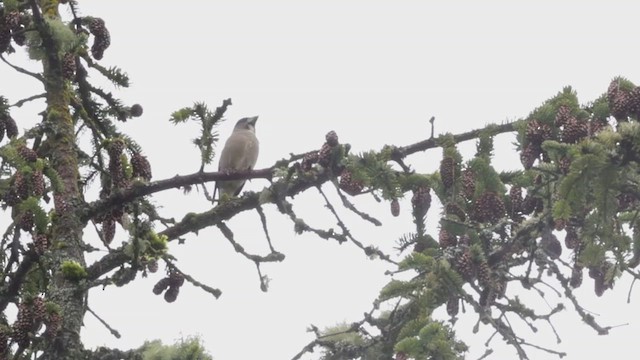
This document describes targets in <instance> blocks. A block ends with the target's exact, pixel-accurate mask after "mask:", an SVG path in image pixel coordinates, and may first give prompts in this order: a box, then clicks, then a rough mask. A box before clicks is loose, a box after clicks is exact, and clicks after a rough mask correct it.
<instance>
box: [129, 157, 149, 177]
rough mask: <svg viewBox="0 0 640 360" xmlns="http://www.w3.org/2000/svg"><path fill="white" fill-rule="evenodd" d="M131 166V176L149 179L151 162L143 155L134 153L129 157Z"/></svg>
mask: <svg viewBox="0 0 640 360" xmlns="http://www.w3.org/2000/svg"><path fill="white" fill-rule="evenodd" d="M131 167H132V168H133V177H141V178H143V179H144V180H146V181H149V180H151V164H149V160H147V158H146V157H145V156H143V155H142V154H140V153H135V154H133V156H132V157H131Z"/></svg>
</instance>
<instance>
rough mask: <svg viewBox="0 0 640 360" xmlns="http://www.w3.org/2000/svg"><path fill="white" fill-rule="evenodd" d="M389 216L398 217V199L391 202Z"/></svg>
mask: <svg viewBox="0 0 640 360" xmlns="http://www.w3.org/2000/svg"><path fill="white" fill-rule="evenodd" d="M391 215H393V216H395V217H398V216H399V215H400V202H399V201H398V199H393V200H391Z"/></svg>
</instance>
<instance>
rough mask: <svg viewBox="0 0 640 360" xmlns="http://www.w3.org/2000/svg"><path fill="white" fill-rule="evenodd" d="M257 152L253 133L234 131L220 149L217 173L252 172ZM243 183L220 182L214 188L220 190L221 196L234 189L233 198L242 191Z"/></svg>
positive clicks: (257, 147)
mask: <svg viewBox="0 0 640 360" xmlns="http://www.w3.org/2000/svg"><path fill="white" fill-rule="evenodd" d="M258 150H259V143H258V139H257V138H256V135H255V133H253V132H252V131H249V130H237V131H234V132H233V133H232V134H231V136H229V139H227V142H226V143H225V146H224V148H223V149H222V153H221V154H220V162H219V163H218V171H225V170H228V171H245V170H253V167H254V166H255V164H256V161H257V159H258ZM244 183H245V181H244V180H234V181H224V182H222V181H221V182H219V183H216V187H219V188H220V189H219V190H221V194H222V193H228V190H231V189H234V190H235V192H234V194H233V196H237V195H238V194H240V191H242V188H243V187H244ZM225 185H228V186H225Z"/></svg>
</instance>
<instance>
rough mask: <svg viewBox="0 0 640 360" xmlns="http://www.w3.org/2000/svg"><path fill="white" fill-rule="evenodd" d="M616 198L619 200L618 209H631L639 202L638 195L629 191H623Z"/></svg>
mask: <svg viewBox="0 0 640 360" xmlns="http://www.w3.org/2000/svg"><path fill="white" fill-rule="evenodd" d="M616 198H617V200H618V211H625V210H629V209H631V208H633V206H634V205H635V204H636V203H637V202H638V200H637V199H636V197H635V196H634V195H633V194H632V193H629V192H622V193H620V194H619V195H618V196H617V197H616Z"/></svg>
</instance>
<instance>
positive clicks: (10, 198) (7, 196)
mask: <svg viewBox="0 0 640 360" xmlns="http://www.w3.org/2000/svg"><path fill="white" fill-rule="evenodd" d="M2 201H4V203H5V204H6V205H7V206H15V205H18V203H19V202H20V198H19V196H18V193H17V192H16V189H14V188H13V187H11V188H9V190H7V191H6V192H5V193H4V194H2Z"/></svg>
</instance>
